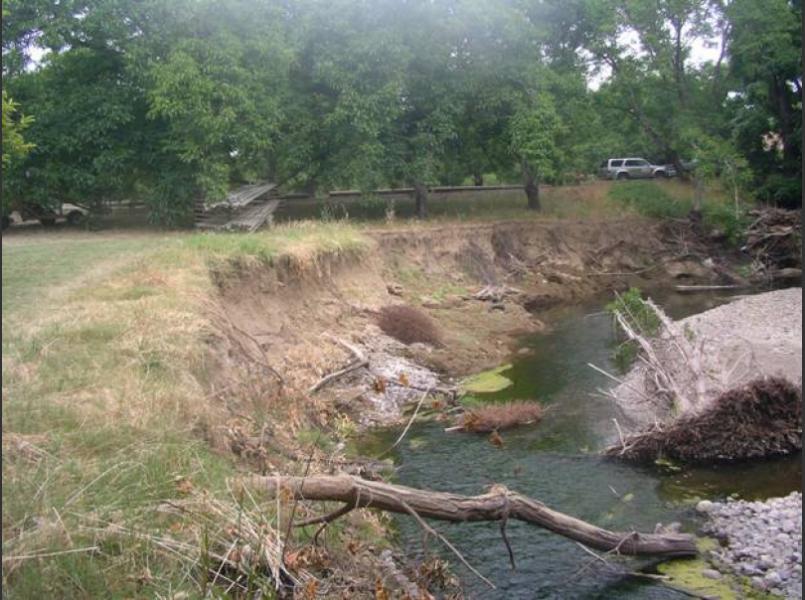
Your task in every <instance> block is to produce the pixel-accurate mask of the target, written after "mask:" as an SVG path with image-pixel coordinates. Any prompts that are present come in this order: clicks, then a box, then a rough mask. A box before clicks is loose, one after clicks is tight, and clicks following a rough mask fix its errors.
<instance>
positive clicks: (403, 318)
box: [377, 304, 443, 347]
mask: <svg viewBox="0 0 805 600" xmlns="http://www.w3.org/2000/svg"><path fill="white" fill-rule="evenodd" d="M377 324H378V326H379V327H380V329H382V330H383V333H385V334H386V335H390V336H391V337H393V338H395V339H397V340H399V341H401V342H402V343H403V344H414V343H417V342H419V343H422V344H430V345H431V346H436V347H441V346H442V345H443V344H442V337H441V334H440V333H439V330H438V329H437V327H436V324H435V323H434V322H433V321H432V320H431V319H430V317H428V315H426V314H425V313H423V312H422V311H420V310H417V309H416V308H414V307H412V306H406V305H404V304H393V305H390V306H384V307H383V308H381V309H380V312H379V314H378V317H377Z"/></svg>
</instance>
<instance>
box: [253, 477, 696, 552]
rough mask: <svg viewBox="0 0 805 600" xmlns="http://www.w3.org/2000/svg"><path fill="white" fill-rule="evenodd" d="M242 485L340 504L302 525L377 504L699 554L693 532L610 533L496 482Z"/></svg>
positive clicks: (602, 543)
mask: <svg viewBox="0 0 805 600" xmlns="http://www.w3.org/2000/svg"><path fill="white" fill-rule="evenodd" d="M244 483H246V484H248V485H249V486H250V487H254V488H257V489H261V490H263V491H265V492H267V493H269V494H270V495H276V494H277V492H278V490H283V491H285V490H287V492H288V493H289V495H291V496H293V497H294V498H296V499H305V500H319V501H335V502H343V503H344V506H343V507H342V508H340V509H339V510H337V511H335V512H334V513H331V514H329V515H325V516H323V517H318V518H315V519H309V520H308V521H306V522H304V523H301V524H305V525H309V524H313V523H328V522H330V521H333V520H335V519H337V518H338V517H341V516H343V515H345V514H347V513H348V512H349V511H351V510H353V509H356V508H376V509H379V510H383V511H387V512H394V513H400V514H409V515H412V516H416V517H418V518H428V519H438V520H442V521H452V522H459V523H463V522H470V521H476V522H477V521H500V522H502V523H504V524H505V522H506V520H508V519H516V520H518V521H524V522H526V523H530V524H531V525H537V526H539V527H543V528H545V529H547V530H549V531H552V532H554V533H558V534H559V535H563V536H565V537H568V538H570V539H572V540H576V541H577V542H581V543H582V544H584V545H585V546H588V547H590V548H594V549H596V550H601V551H604V552H615V553H620V554H628V555H652V556H665V557H668V556H694V555H696V554H697V550H696V543H695V538H694V537H693V536H692V535H687V534H681V533H662V534H661V533H638V532H636V531H631V532H615V531H608V530H606V529H602V528H600V527H597V526H595V525H592V524H590V523H587V522H585V521H582V520H581V519H577V518H575V517H571V516H569V515H566V514H563V513H561V512H558V511H556V510H553V509H550V508H548V507H547V506H545V505H544V504H542V503H541V502H539V501H537V500H533V499H531V498H528V497H527V496H523V495H521V494H518V493H517V492H513V491H511V490H508V489H506V488H505V487H503V486H500V485H496V486H493V487H492V488H491V489H490V491H489V492H488V493H486V494H481V495H478V496H461V495H458V494H451V493H447V492H435V491H429V490H419V489H415V488H410V487H406V486H401V485H392V484H389V483H384V482H378V481H367V480H364V479H361V478H359V477H354V476H351V475H311V476H308V477H282V476H252V477H250V478H247V479H246V480H245V482H244ZM301 524H299V525H301Z"/></svg>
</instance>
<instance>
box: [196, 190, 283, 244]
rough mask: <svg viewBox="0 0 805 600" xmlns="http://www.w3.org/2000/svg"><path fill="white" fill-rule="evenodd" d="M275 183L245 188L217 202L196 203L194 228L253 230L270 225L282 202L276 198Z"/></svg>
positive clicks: (201, 201) (200, 201) (202, 201)
mask: <svg viewBox="0 0 805 600" xmlns="http://www.w3.org/2000/svg"><path fill="white" fill-rule="evenodd" d="M276 188H277V185H276V184H275V183H267V182H263V183H256V184H252V185H245V186H243V187H240V188H238V189H237V190H234V191H233V192H231V193H230V194H229V195H228V196H227V197H226V198H225V199H224V200H222V201H221V202H216V203H214V204H206V203H205V202H204V200H199V201H197V202H196V206H195V226H196V228H197V229H207V230H213V231H247V232H251V231H256V230H258V229H259V228H260V227H262V226H263V225H265V224H266V223H269V224H270V223H271V222H272V217H273V215H274V211H276V210H277V208H278V207H279V205H280V204H281V202H282V200H281V199H279V198H277V197H276Z"/></svg>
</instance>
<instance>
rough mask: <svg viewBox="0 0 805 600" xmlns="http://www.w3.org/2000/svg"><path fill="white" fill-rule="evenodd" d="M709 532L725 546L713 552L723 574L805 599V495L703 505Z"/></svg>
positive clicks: (713, 557)
mask: <svg viewBox="0 0 805 600" xmlns="http://www.w3.org/2000/svg"><path fill="white" fill-rule="evenodd" d="M696 509H697V510H698V511H699V512H701V513H705V514H706V515H707V516H708V521H707V523H706V525H705V526H704V531H705V532H706V533H708V534H710V535H713V536H714V537H716V538H718V539H719V540H721V541H723V542H726V545H725V546H722V547H720V548H718V549H716V550H713V551H711V557H710V558H711V560H712V562H713V564H714V565H715V566H716V568H717V569H718V570H719V571H722V572H731V573H734V574H736V575H741V576H744V577H747V578H748V579H749V581H751V582H752V585H753V586H754V587H756V588H757V589H759V590H763V591H766V592H769V593H771V594H774V595H777V596H783V597H785V598H797V599H799V598H802V494H801V493H799V492H792V493H791V494H789V495H788V496H785V497H783V498H771V499H769V500H766V501H757V502H748V501H743V500H732V499H730V500H728V501H727V502H710V501H708V500H703V501H701V502H699V504H698V505H697V506H696Z"/></svg>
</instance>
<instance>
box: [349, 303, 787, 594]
mask: <svg viewBox="0 0 805 600" xmlns="http://www.w3.org/2000/svg"><path fill="white" fill-rule="evenodd" d="M650 295H651V296H652V298H654V299H655V301H657V302H658V303H659V304H660V305H661V306H663V308H664V309H665V310H666V312H667V313H668V314H669V315H670V316H671V317H672V318H674V319H679V318H683V317H685V316H688V315H691V314H695V313H698V312H702V311H704V310H707V309H709V308H712V307H713V306H716V305H718V304H720V303H722V302H724V301H725V300H727V299H728V298H727V297H725V296H723V295H716V294H694V295H681V294H674V293H672V292H671V293H668V292H662V291H654V292H653V293H651V294H650ZM606 301H607V299H599V301H598V302H593V303H588V304H584V305H577V306H572V307H564V308H560V309H557V310H554V311H552V312H551V313H549V314H547V315H543V319H544V320H545V321H546V322H547V323H549V324H550V331H549V332H548V333H545V334H540V335H534V336H529V337H527V338H524V339H523V340H522V344H521V348H523V349H525V350H522V351H521V352H519V353H516V354H515V355H514V357H513V359H512V360H511V361H510V362H511V367H510V368H509V369H507V370H506V371H503V372H502V373H501V374H502V375H503V376H505V377H507V378H509V379H511V380H512V381H513V385H511V386H510V387H508V388H507V389H505V390H503V391H500V392H496V393H493V394H487V395H481V396H479V397H481V398H482V399H484V400H488V401H491V402H494V401H503V400H520V399H537V400H539V401H540V402H541V403H543V405H544V406H545V407H547V410H546V412H545V415H544V418H543V419H542V421H541V422H540V423H539V424H536V425H533V426H526V427H521V428H518V429H514V430H510V431H506V432H503V433H502V435H503V440H504V446H503V448H497V447H495V446H493V445H492V444H490V443H489V441H488V438H487V436H485V435H475V434H466V433H445V432H444V427H445V424H444V423H437V422H433V421H430V422H421V423H415V424H414V425H413V426H412V427H411V429H410V431H409V432H408V434H407V435H406V438H405V439H404V440H403V442H402V443H401V444H400V445H399V446H398V447H397V448H395V450H394V453H393V458H394V462H395V465H396V467H397V471H396V474H395V476H394V482H395V483H398V484H402V485H408V486H412V487H418V488H425V489H434V490H440V491H450V492H455V493H460V494H467V495H474V494H477V493H481V492H482V491H483V489H484V488H485V487H487V486H488V485H490V484H492V483H501V484H504V485H506V486H507V487H509V488H511V489H514V490H517V491H518V492H521V493H523V494H526V495H528V496H531V497H532V498H535V499H538V500H541V501H543V502H545V503H546V504H547V505H548V506H550V507H552V508H555V509H557V510H560V511H562V512H565V513H568V514H571V515H574V516H577V517H579V518H581V519H584V520H587V521H590V522H591V523H594V524H597V525H600V526H602V527H605V528H607V529H612V530H624V531H629V530H632V529H635V530H639V531H648V532H650V531H653V530H654V528H655V525H656V524H657V523H663V524H669V523H671V522H674V521H676V522H679V523H681V524H682V530H683V531H686V532H692V533H695V532H697V530H698V527H699V525H700V524H701V523H700V520H699V517H698V515H697V513H696V511H695V505H696V503H697V502H698V501H699V500H701V499H710V500H717V499H724V498H725V497H727V496H730V495H735V496H738V497H741V498H744V499H762V498H766V497H772V496H781V495H785V494H788V493H789V492H791V491H793V490H800V489H801V481H802V468H801V454H797V455H796V456H791V457H787V458H784V459H777V460H768V461H754V462H748V463H740V464H730V465H714V466H706V467H671V466H651V467H640V466H635V465H630V464H624V463H621V462H618V461H614V460H608V459H603V458H601V457H600V456H598V451H599V450H601V449H602V448H604V447H605V446H607V445H609V444H610V443H613V442H615V441H616V440H617V431H616V429H615V426H614V424H613V418H619V417H621V416H622V415H620V414H619V411H618V409H617V407H616V406H615V405H614V403H613V402H612V401H611V400H610V399H608V398H606V397H603V396H602V395H600V394H597V393H596V392H597V390H598V389H599V388H607V387H609V382H608V380H607V379H606V378H605V377H604V376H602V375H601V374H599V373H597V372H595V371H594V370H593V369H591V368H590V367H589V366H588V365H587V363H593V364H595V365H597V366H599V367H602V368H604V369H606V370H607V371H608V372H610V373H615V372H617V371H616V367H615V366H614V364H613V363H612V351H613V348H614V346H615V344H616V343H617V341H616V337H615V331H614V328H613V325H612V320H611V317H610V316H609V315H607V314H606V313H604V312H603V308H602V307H603V305H604V304H605V302H606ZM399 432H400V430H399V428H388V429H382V430H376V431H374V432H371V433H370V434H368V435H367V437H366V438H365V439H364V440H363V442H362V448H361V450H362V452H363V453H364V454H366V455H373V454H376V453H377V452H378V451H380V450H382V449H384V448H386V447H388V446H389V445H390V444H391V443H392V442H393V441H394V439H396V437H397V436H398V435H399ZM432 525H434V526H435V527H436V528H437V529H439V531H441V532H442V533H443V534H444V535H445V536H447V538H448V539H449V540H450V541H451V542H452V543H453V544H454V545H455V546H456V547H457V548H458V549H459V550H460V551H461V553H462V554H463V555H464V556H465V557H466V559H467V560H468V561H469V562H470V563H471V564H472V565H474V566H475V567H476V568H478V569H479V570H480V571H481V572H482V573H483V574H484V575H486V576H487V577H489V578H490V579H491V580H492V581H493V582H494V583H495V585H496V586H497V589H496V590H491V589H490V588H488V587H487V586H486V585H485V584H484V583H483V582H481V581H480V580H479V579H477V578H475V577H474V576H473V575H472V574H471V573H470V572H469V571H468V570H466V569H464V568H463V566H462V565H460V564H459V562H458V560H456V559H455V558H454V556H453V555H452V554H450V553H449V551H448V550H446V549H445V548H443V547H442V546H440V543H439V542H438V540H435V539H432V538H431V539H429V540H428V542H427V549H424V548H423V544H422V531H421V529H420V528H419V527H418V525H417V524H416V523H415V521H414V520H413V519H410V518H407V517H395V526H396V529H397V531H398V536H399V539H398V543H399V545H400V546H401V547H402V548H403V549H405V550H406V551H407V552H408V554H409V555H410V556H413V557H415V558H423V557H424V556H425V555H426V553H427V554H428V555H430V554H433V553H437V554H438V555H440V556H442V557H444V558H446V559H448V560H450V562H451V565H453V568H454V570H455V572H456V573H457V574H458V575H460V577H461V580H462V582H463V585H464V586H465V592H466V595H467V597H471V598H501V599H502V598H507V599H508V598H563V599H564V598H613V599H614V598H619V599H620V598H684V597H685V596H684V594H681V593H680V592H678V591H675V590H673V589H670V588H668V587H666V586H663V585H659V584H657V583H654V582H652V581H650V580H642V579H635V578H625V577H623V576H622V575H618V574H617V573H614V572H613V571H612V570H611V569H607V568H606V567H605V566H604V565H602V564H601V563H600V561H597V560H595V559H593V558H592V557H591V556H590V555H589V554H587V553H586V552H585V551H584V550H583V549H582V548H580V547H579V546H578V545H577V544H576V543H575V542H573V541H570V540H567V539H565V538H563V537H560V536H558V535H556V534H553V533H550V532H547V531H544V530H541V529H539V528H537V527H533V526H529V525H526V524H524V523H519V522H510V523H509V524H508V527H507V534H508V537H509V540H510V542H511V546H512V549H513V551H514V555H515V559H516V565H517V568H516V570H512V569H511V568H510V565H509V559H508V555H507V552H506V549H505V547H504V544H503V541H502V539H501V536H500V531H499V528H498V527H497V526H496V525H494V524H490V523H462V524H448V523H443V522H438V523H435V522H434V523H432ZM622 560H627V559H622ZM648 563H649V561H646V560H638V559H628V562H627V563H626V564H627V565H628V566H629V567H630V568H631V569H633V570H634V569H639V568H644V567H646V566H647V565H648Z"/></svg>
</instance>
